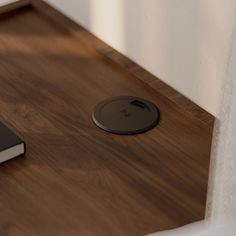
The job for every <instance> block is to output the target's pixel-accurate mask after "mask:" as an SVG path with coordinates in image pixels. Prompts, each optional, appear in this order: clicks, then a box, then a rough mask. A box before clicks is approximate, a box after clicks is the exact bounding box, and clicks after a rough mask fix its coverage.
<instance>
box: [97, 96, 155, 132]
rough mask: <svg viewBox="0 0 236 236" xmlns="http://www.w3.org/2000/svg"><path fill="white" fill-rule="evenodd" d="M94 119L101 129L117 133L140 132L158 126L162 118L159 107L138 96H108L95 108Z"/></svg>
mask: <svg viewBox="0 0 236 236" xmlns="http://www.w3.org/2000/svg"><path fill="white" fill-rule="evenodd" d="M92 119H93V121H94V123H95V124H96V125H97V126H98V127H99V128H101V129H103V130H105V131H108V132H111V133H115V134H138V133H143V132H145V131H147V130H149V129H151V128H153V127H154V126H156V125H157V124H158V122H159V119H160V112H159V110H158V108H157V107H156V106H155V105H154V104H153V103H151V102H149V101H147V100H144V99H142V98H138V97H132V96H121V97H112V98H108V99H106V100H104V101H102V102H100V103H99V104H97V105H96V107H95V108H94V111H93V114H92Z"/></svg>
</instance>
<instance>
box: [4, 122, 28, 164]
mask: <svg viewBox="0 0 236 236" xmlns="http://www.w3.org/2000/svg"><path fill="white" fill-rule="evenodd" d="M23 154H25V142H24V141H22V139H20V138H19V137H18V136H17V135H16V134H14V133H13V132H12V131H11V130H10V129H9V128H7V127H6V126H5V125H4V124H3V123H1V122H0V163H2V162H4V161H7V160H10V159H12V158H14V157H18V156H20V155H23Z"/></svg>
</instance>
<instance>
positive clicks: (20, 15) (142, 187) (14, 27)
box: [0, 1, 212, 236]
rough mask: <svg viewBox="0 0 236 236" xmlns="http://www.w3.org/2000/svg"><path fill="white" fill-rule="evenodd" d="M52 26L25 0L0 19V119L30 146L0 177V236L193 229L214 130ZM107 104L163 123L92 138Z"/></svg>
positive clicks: (106, 235) (77, 35)
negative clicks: (127, 98)
mask: <svg viewBox="0 0 236 236" xmlns="http://www.w3.org/2000/svg"><path fill="white" fill-rule="evenodd" d="M24 2H26V1H24ZM8 9H9V8H8ZM11 10H12V9H11ZM42 10H44V13H43V11H42ZM59 15H60V14H59V13H57V12H56V11H55V10H53V9H52V8H50V7H48V6H47V5H45V4H43V3H42V2H39V1H34V7H31V6H27V7H24V8H21V9H18V10H14V11H10V12H8V13H7V14H6V13H4V14H3V15H2V16H1V17H0V88H1V92H0V111H1V112H0V119H1V121H3V122H4V123H5V124H7V125H8V126H10V127H11V128H12V129H13V130H14V131H15V132H16V133H17V134H18V135H20V136H21V137H22V138H23V139H24V140H25V141H26V143H27V154H26V155H25V156H24V157H21V158H18V159H14V160H12V161H9V162H7V163H4V164H3V165H1V166H0V192H1V194H0V235H1V236H5V235H8V236H18V235H23V236H28V235H33V236H35V235H42V236H47V235H48V236H53V235H55V236H64V235H65V236H71V235H75V236H87V235H88V236H92V235H95V236H100V235H101V236H126V235H127V236H136V235H145V234H148V233H152V232H155V231H158V230H164V229H170V228H173V227H177V226H180V225H184V224H187V223H189V222H192V221H195V220H200V219H202V218H203V217H204V210H205V201H206V190H207V179H208V166H209V154H210V146H211V134H212V125H209V124H207V123H206V122H203V121H202V120H200V119H198V118H197V117H196V116H194V115H193V114H191V113H190V112H188V111H187V110H186V109H184V108H183V107H181V106H179V105H178V104H177V103H175V102H173V101H171V100H170V99H169V98H168V97H167V96H165V95H164V94H162V93H161V92H158V91H157V90H154V89H153V88H151V87H150V86H149V85H148V84H147V83H145V82H143V81H141V80H140V79H139V78H137V76H134V75H133V74H131V73H130V72H129V71H128V70H127V69H126V68H124V67H123V66H121V65H118V64H117V63H115V62H114V61H112V60H110V59H109V58H108V57H106V55H105V54H104V53H101V52H99V51H98V50H97V49H96V47H95V46H94V40H95V41H96V39H95V38H94V37H93V36H91V35H90V34H89V33H88V32H86V31H85V30H84V29H83V28H81V27H79V26H76V25H75V24H72V23H71V22H70V23H69V20H67V19H65V18H63V17H58V18H57V16H59ZM55 19H57V21H55ZM116 95H134V96H140V97H143V98H146V99H149V100H151V101H152V102H153V103H155V104H156V105H157V106H158V107H159V108H160V110H161V115H162V116H161V122H160V124H159V125H158V126H157V127H156V128H154V129H152V130H151V131H150V132H147V133H144V134H140V135H135V136H118V135H113V134H109V133H106V132H104V131H102V130H100V129H98V128H97V127H95V126H94V124H93V123H92V120H91V112H92V109H93V107H94V106H95V104H97V103H98V102H99V101H101V100H103V99H105V98H107V97H110V96H116ZM192 106H193V107H194V104H192Z"/></svg>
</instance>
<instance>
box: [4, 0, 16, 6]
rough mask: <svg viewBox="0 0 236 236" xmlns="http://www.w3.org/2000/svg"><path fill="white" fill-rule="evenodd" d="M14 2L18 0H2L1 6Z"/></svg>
mask: <svg viewBox="0 0 236 236" xmlns="http://www.w3.org/2000/svg"><path fill="white" fill-rule="evenodd" d="M12 2H17V1H16V0H0V6H4V5H6V4H9V3H12Z"/></svg>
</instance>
